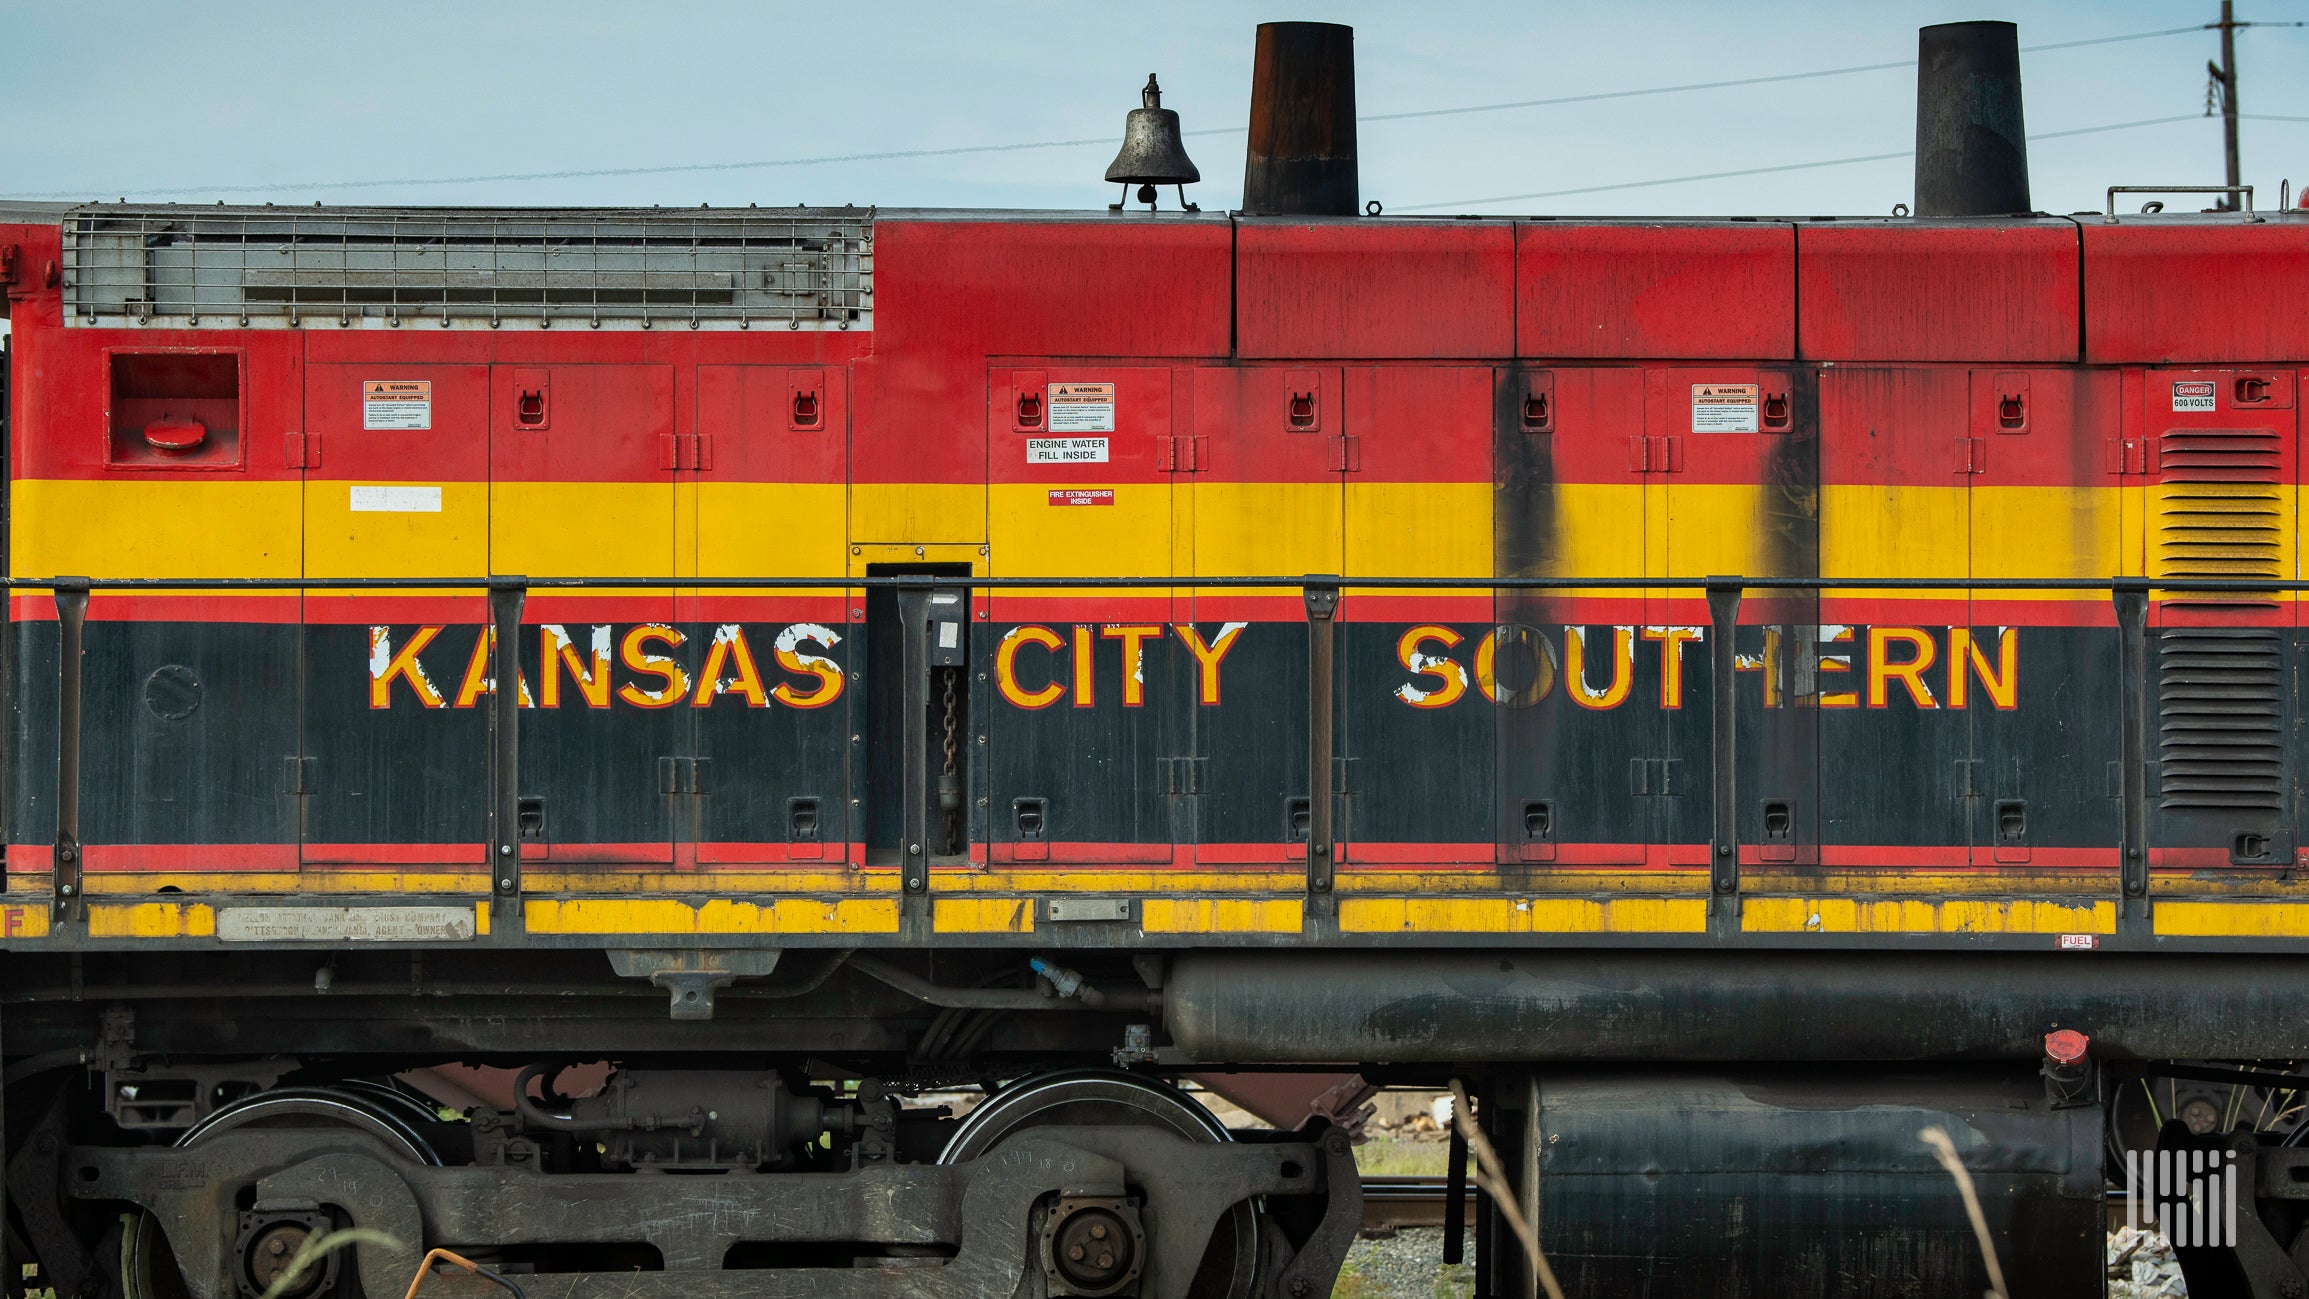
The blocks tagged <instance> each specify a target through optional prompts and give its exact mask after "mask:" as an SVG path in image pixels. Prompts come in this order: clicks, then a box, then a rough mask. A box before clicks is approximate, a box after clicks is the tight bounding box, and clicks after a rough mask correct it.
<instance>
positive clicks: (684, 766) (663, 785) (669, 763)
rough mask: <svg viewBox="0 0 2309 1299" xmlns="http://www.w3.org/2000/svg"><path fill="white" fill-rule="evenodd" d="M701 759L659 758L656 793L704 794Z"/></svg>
mask: <svg viewBox="0 0 2309 1299" xmlns="http://www.w3.org/2000/svg"><path fill="white" fill-rule="evenodd" d="M705 766H706V760H705V759H703V758H659V759H658V760H657V792H658V793H660V794H703V793H704V792H705Z"/></svg>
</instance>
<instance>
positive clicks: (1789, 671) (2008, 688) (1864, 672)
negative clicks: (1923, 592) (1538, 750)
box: [1394, 623, 2020, 711]
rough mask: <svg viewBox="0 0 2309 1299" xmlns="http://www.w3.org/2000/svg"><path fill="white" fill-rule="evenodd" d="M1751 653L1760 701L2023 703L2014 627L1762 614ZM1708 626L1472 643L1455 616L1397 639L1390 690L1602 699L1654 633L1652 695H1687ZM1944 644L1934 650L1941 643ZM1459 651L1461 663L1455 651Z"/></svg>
mask: <svg viewBox="0 0 2309 1299" xmlns="http://www.w3.org/2000/svg"><path fill="white" fill-rule="evenodd" d="M1760 631H1761V633H1762V645H1761V647H1760V648H1759V650H1758V651H1757V652H1756V653H1753V654H1740V655H1737V656H1735V657H1734V659H1733V669H1734V671H1735V672H1737V673H1740V674H1742V675H1745V674H1747V673H1754V674H1756V675H1757V676H1758V677H1759V678H1760V679H1761V688H1762V692H1763V702H1764V706H1765V707H1766V708H1860V707H1863V706H1865V707H1868V708H1888V707H1891V706H1892V701H1893V700H1895V699H1900V698H1905V699H1906V700H1907V701H1908V703H1909V704H1911V705H1913V706H1914V707H1916V708H1919V709H1939V708H1968V707H1971V706H1972V701H1973V698H1974V691H1975V689H1977V690H1978V692H1979V695H1980V697H1982V698H1984V699H1985V700H1986V701H1987V703H1988V705H1989V706H1990V707H1993V708H1997V709H2011V708H2018V707H2019V706H2020V633H2019V631H2018V629H2016V628H2012V627H1997V628H1992V629H1989V630H1988V631H1987V633H1986V634H1985V635H1983V634H1982V632H1981V631H1979V630H1976V629H1974V628H1971V627H1947V628H1941V629H1934V628H1928V627H1854V626H1846V625H1841V624H1834V623H1830V624H1824V625H1821V626H1767V627H1763V628H1761V629H1760ZM1707 639H1708V629H1707V628H1706V627H1689V626H1667V627H1638V626H1632V625H1630V626H1617V627H1580V626H1569V627H1563V628H1560V629H1542V628H1538V627H1527V626H1523V625H1520V624H1506V625H1502V626H1499V627H1495V628H1493V629H1491V630H1490V631H1487V632H1485V633H1484V634H1483V638H1482V639H1481V640H1479V641H1477V642H1476V643H1475V645H1474V646H1473V652H1472V653H1468V652H1467V646H1466V641H1467V637H1466V635H1465V634H1464V633H1462V632H1460V631H1458V630H1457V629H1455V628H1451V627H1446V626H1443V625H1441V624H1439V623H1425V624H1421V625H1420V626H1417V627H1412V628H1409V629H1407V630H1405V631H1404V632H1403V634H1402V635H1401V636H1400V637H1399V638H1397V640H1396V642H1395V661H1396V662H1397V663H1399V664H1401V665H1402V666H1403V668H1404V669H1405V670H1406V671H1408V672H1409V673H1410V674H1411V679H1410V680H1409V681H1406V682H1404V683H1403V684H1401V685H1399V686H1397V687H1395V692H1394V693H1395V697H1396V698H1397V699H1400V700H1402V701H1403V702H1404V703H1406V704H1409V705H1410V706H1411V707H1413V708H1448V707H1450V706H1451V705H1453V704H1455V703H1458V702H1459V701H1460V700H1461V699H1462V698H1464V697H1465V696H1466V695H1467V693H1468V691H1469V689H1470V688H1471V687H1472V688H1474V689H1475V690H1478V691H1480V692H1481V694H1482V696H1483V698H1485V699H1487V700H1489V701H1491V702H1492V703H1495V704H1501V705H1505V706H1506V707H1509V708H1528V707H1530V706H1532V705H1533V704H1536V703H1538V702H1540V701H1541V700H1543V699H1546V698H1547V697H1548V696H1549V695H1551V694H1553V693H1554V692H1555V691H1556V690H1557V689H1558V687H1559V686H1560V688H1561V689H1562V691H1563V694H1564V696H1565V698H1567V699H1569V700H1570V701H1571V702H1572V703H1573V704H1574V705H1577V706H1578V707H1581V708H1587V709H1595V710H1599V711H1600V710H1605V709H1612V708H1617V707H1619V706H1620V705H1621V704H1624V703H1626V702H1627V700H1628V698H1629V696H1630V695H1632V694H1633V693H1634V692H1635V684H1636V671H1637V668H1636V646H1637V644H1638V643H1639V642H1641V643H1644V644H1650V645H1656V646H1657V647H1658V650H1657V659H1658V671H1659V706H1660V707H1661V708H1663V709H1679V708H1682V707H1683V706H1684V669H1685V663H1684V651H1685V647H1687V646H1692V645H1705V644H1706V642H1707ZM1943 645H1945V646H1946V647H1947V649H1946V652H1945V653H1943V652H1942V646H1943ZM1461 655H1464V656H1465V657H1466V658H1467V659H1468V660H1469V663H1472V665H1473V670H1472V672H1471V671H1470V670H1469V663H1463V662H1461V661H1460V657H1459V656H1461Z"/></svg>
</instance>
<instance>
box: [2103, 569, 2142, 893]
mask: <svg viewBox="0 0 2309 1299" xmlns="http://www.w3.org/2000/svg"><path fill="white" fill-rule="evenodd" d="M2111 598H2112V599H2114V600H2115V601H2116V606H2117V636H2118V639H2119V643H2120V648H2119V651H2118V656H2119V658H2118V679H2119V680H2120V681H2122V682H2123V687H2122V693H2123V700H2122V703H2121V706H2120V709H2119V714H2118V716H2119V728H2120V731H2119V740H2118V745H2117V748H2118V753H2117V761H2118V762H2120V763H2122V764H2123V770H2122V771H2121V773H2120V777H2121V779H2120V787H2121V788H2122V790H2123V793H2124V829H2123V832H2122V839H2123V851H2122V853H2121V854H2120V856H2119V858H2118V874H2119V875H2120V876H2121V877H2122V880H2123V883H2124V896H2125V902H2124V910H2125V911H2126V912H2128V913H2130V912H2131V911H2133V909H2134V905H2135V902H2136V901H2137V900H2138V899H2141V898H2146V897H2147V896H2148V895H2149V746H2148V722H2149V581H2148V579H2147V578H2145V577H2120V578H2118V579H2116V587H2115V590H2114V591H2113V592H2112V595H2111Z"/></svg>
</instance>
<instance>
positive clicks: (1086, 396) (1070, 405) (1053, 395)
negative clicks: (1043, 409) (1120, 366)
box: [1050, 383, 1114, 460]
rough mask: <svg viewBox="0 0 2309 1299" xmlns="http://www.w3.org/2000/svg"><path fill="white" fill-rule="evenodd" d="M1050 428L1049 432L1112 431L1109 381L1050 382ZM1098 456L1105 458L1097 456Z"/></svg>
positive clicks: (1111, 387) (1111, 395)
mask: <svg viewBox="0 0 2309 1299" xmlns="http://www.w3.org/2000/svg"><path fill="white" fill-rule="evenodd" d="M1050 431H1051V432H1053V433H1112V432H1114V385H1113V384H1111V383H1054V384H1052V385H1050ZM1099 459H1101V460H1104V459H1106V457H1105V456H1100V457H1099Z"/></svg>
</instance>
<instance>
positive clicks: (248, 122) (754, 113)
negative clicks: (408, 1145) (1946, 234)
mask: <svg viewBox="0 0 2309 1299" xmlns="http://www.w3.org/2000/svg"><path fill="white" fill-rule="evenodd" d="M0 15H4V18H5V27H4V28H0V32H4V40H5V43H6V45H7V46H8V47H9V49H10V52H11V58H10V59H9V69H10V70H9V75H8V77H7V78H6V79H5V81H4V82H0V120H4V121H6V122H7V123H8V124H9V131H8V133H7V137H6V138H7V143H6V144H5V145H4V146H0V163H4V165H0V194H8V195H16V196H23V195H30V194H49V193H52V192H56V191H66V192H70V193H73V194H75V195H87V196H92V197H93V196H101V197H106V198H111V197H116V196H120V195H126V196H129V197H131V198H184V199H215V198H220V197H221V198H226V199H230V200H233V201H257V200H262V199H276V200H279V201H283V202H300V203H309V202H311V201H313V200H315V199H322V200H326V201H329V202H332V203H336V202H374V203H387V202H390V203H460V204H464V203H476V204H596V203H598V204H647V203H664V204H667V205H669V206H672V205H690V204H696V203H700V202H710V203H714V204H717V205H719V204H743V203H747V202H761V203H765V204H768V203H779V204H784V203H793V202H809V203H841V202H857V203H878V204H881V205H883V206H894V207H915V206H933V207H949V206H952V207H984V206H1024V207H1044V208H1091V207H1094V206H1097V205H1101V204H1103V203H1105V202H1106V201H1108V199H1109V198H1110V197H1112V195H1111V193H1110V192H1109V191H1108V190H1107V188H1106V187H1105V186H1103V184H1101V183H1100V181H1099V176H1100V174H1101V173H1102V172H1103V171H1104V169H1105V167H1106V164H1107V162H1108V160H1109V159H1110V158H1111V157H1112V154H1113V145H1112V144H1111V143H1107V142H1106V141H1108V140H1115V139H1119V136H1120V132H1121V126H1122V120H1123V114H1124V112H1125V111H1126V110H1128V109H1129V108H1131V107H1133V106H1135V105H1136V103H1137V102H1138V101H1137V91H1138V87H1139V85H1140V83H1142V82H1143V81H1144V80H1145V79H1146V74H1147V73H1148V72H1149V71H1155V72H1159V73H1160V74H1161V76H1162V79H1163V85H1164V87H1165V89H1166V91H1167V92H1168V93H1167V96H1166V99H1165V103H1166V105H1168V106H1170V107H1174V108H1176V109H1178V110H1179V111H1180V113H1181V114H1183V115H1184V117H1185V121H1186V126H1187V128H1188V129H1189V130H1190V131H1192V130H1213V129H1230V128H1239V127H1240V126H1241V124H1242V122H1243V120H1244V117H1245V112H1246V105H1247V102H1248V99H1249V93H1250V84H1249V83H1250V65H1251V34H1252V28H1253V26H1254V24H1255V23H1256V22H1257V21H1259V20H1261V19H1279V18H1312V19H1323V20H1328V21H1335V22H1344V23H1349V24H1352V25H1353V26H1354V27H1355V29H1356V46H1357V55H1358V76H1359V92H1360V96H1361V108H1362V112H1363V113H1365V114H1382V113H1391V112H1407V111H1414V110H1420V109H1432V108H1447V107H1455V106H1461V105H1470V104H1485V103H1496V102H1499V101H1503V100H1520V99H1533V98H1542V97H1550V96H1559V95H1576V94H1582V93H1588V92H1596V91H1608V90H1618V89H1628V88H1639V87H1646V86H1660V85H1669V84H1674V83H1680V82H1691V81H1710V80H1723V79H1732V78H1738V77H1747V76H1760V75H1767V74H1772V73H1782V72H1799V71H1806V70H1811V69H1818V68H1830V67H1839V66H1845V65H1850V64H1859V63H1875V62H1903V63H1905V62H1908V61H1910V60H1913V58H1914V56H1915V51H1916V28H1917V27H1918V26H1919V25H1922V24H1925V23H1933V22H1943V21H1950V20H1957V19H1970V18H2003V19H2009V20H2012V21H2016V22H2018V23H2019V24H2020V29H2021V42H2022V44H2023V45H2024V46H2025V45H2031V44H2040V43H2047V42H2055V41H2066V40H2080V39H2088V38H2091V37H2097V36H2107V35H2117V34H2123V33H2129V32H2139V31H2147V30H2153V29H2157V28H2166V27H2179V26H2184V25H2188V24H2192V23H2200V22H2205V21H2209V20H2211V19H2212V18H2214V17H2215V16H2216V15H2217V5H2216V4H2215V3H2213V2H2212V0H2201V2H2200V0H2190V2H2189V3H2185V4H2180V3H2140V2H2112V3H2093V4H2086V3H2075V2H2073V0H2065V2H2064V0H1999V2H1997V3H1991V4H1977V3H1964V4H1954V3H1943V2H1941V0H1922V2H1914V3H1907V2H1903V3H1868V4H1853V3H1849V0H1844V2H1840V3H1820V2H1805V3H1780V4H1770V5H1766V4H1730V3H1691V2H1686V3H1649V2H1645V0H1629V2H1625V3H1617V4H1570V3H1560V2H1549V3H1532V2H1530V0H1525V2H1524V3H1504V2H1490V0H1487V2H1484V3H1468V4H1456V5H1453V4H1426V5H1414V4H1405V3H1387V4H1381V3H1316V2H1312V0H1308V2H1302V3H1296V4H1290V5H1281V6H1265V7H1256V6H1243V5H1237V4H1229V3H1225V2H1224V0H1165V3H1161V4H1132V5H1126V4H1103V3H1102V4H1090V3H1079V4H1062V3H996V4H954V3H922V2H919V0H890V2H885V3H848V4H827V3H814V4H747V3H702V2H701V3H686V4H685V3H679V2H678V0H661V2H660V3H657V4H647V5H645V4H636V3H632V0H625V2H624V3H614V4H613V3H594V2H592V0H459V2H457V3H439V2H437V0H399V2H398V3H392V4H362V5H354V4H333V3H311V2H310V0H299V2H296V3H288V2H277V0H266V2H262V3H228V2H227V0H213V2H212V3H206V4H197V5H194V4H177V3H167V4H163V3H157V2H151V3H94V2H92V3H77V4H62V5H59V4H55V3H49V2H43V3H37V4H33V3H13V2H10V3H4V4H0ZM2240 16H2241V17H2247V18H2261V19H2268V20H2287V21H2291V20H2300V19H2304V18H2309V3H2303V2H2302V0H2245V3H2244V4H2243V5H2242V7H2241V10H2240ZM2239 42H2240V48H2241V57H2240V63H2241V66H2242V72H2243V83H2242V84H2243V93H2242V95H2241V97H2240V98H2241V103H2242V105H2243V107H2244V108H2245V110H2246V112H2247V113H2248V114H2254V113H2260V114H2275V115H2289V116H2294V117H2301V118H2309V78H2305V77H2304V75H2303V74H2304V72H2309V30H2304V29H2279V28H2271V29H2264V30H2259V31H2248V32H2245V33H2243V34H2241V36H2240V38H2239ZM2216 50H2217V43H2216V37H2215V35H2214V34H2213V33H2210V32H2204V33H2194V34H2190V35H2184V36H2168V37H2162V38H2158V39H2153V40H2140V41H2132V42H2126V43H2121V44H2112V45H2101V46H2094V47H2087V48H2082V49H2070V50H2055V51H2044V52H2040V53H2035V54H2027V55H2024V56H2023V69H2024V75H2025V77H2026V80H2027V91H2028V124H2029V128H2030V131H2031V132H2032V133H2039V132H2052V131H2064V130H2075V129H2078V128H2084V127H2095V126H2101V125H2106V124H2109V123H2117V122H2128V121H2137V120H2141V119H2149V118H2161V117H2173V116H2186V115H2190V114H2196V113H2201V112H2202V110H2203V108H2204V102H2205V70H2204V68H2205V60H2206V59H2207V58H2208V57H2210V56H2212V55H2213V54H2214V53H2215V52H2216ZM1914 95H1915V82H1914V76H1913V74H1912V72H1911V71H1909V70H1907V69H1906V68H1902V69H1896V70H1891V71H1880V72H1867V73H1858V74H1853V75H1849V76H1839V77H1831V78H1824V79H1818V80H1809V81H1797V82H1790V83H1785V84H1780V85H1769V86H1757V87H1746V88H1738V89H1725V90H1711V91H1700V92H1694V93H1687V94H1676V95H1662V96H1656V97H1648V98H1639V99H1627V100H1619V101H1607V102H1603V103H1590V104H1579V105H1567V106H1558V107H1548V108H1526V109H1515V110H1509V111H1500V112H1486V113H1474V114H1466V115H1461V116H1451V117H1438V118H1427V119H1420V120H1410V121H1396V122H1373V123H1368V124H1366V125H1365V127H1364V128H1363V194H1364V196H1365V197H1366V198H1377V199H1379V200H1381V201H1383V202H1385V203H1386V204H1387V205H1388V206H1389V207H1390V208H1391V209H1394V210H1399V211H1400V210H1409V209H1412V208H1414V207H1415V206H1418V205H1427V204H1444V205H1448V207H1449V210H1466V211H1488V212H1527V211H1528V212H1566V213H1580V212H1588V213H1626V212H1659V213H1710V212H1726V213H1808V212H1836V213H1875V212H1884V211H1888V210H1889V209H1890V208H1891V206H1892V205H1893V204H1894V203H1895V202H1900V201H1903V200H1905V199H1907V198H1908V197H1909V164H1908V162H1907V161H1906V160H1904V159H1901V160H1892V161H1884V162H1873V163H1863V164H1858V165H1851V166H1839V167H1827V168H1820V169H1816V170H1809V171H1796V172H1787V173H1781V174H1776V175H1763V176H1751V177H1743V178H1732V179H1722V180H1714V181H1707V182H1701V183H1693V184H1679V185H1665V186H1657V187H1649V188H1640V189H1626V190H1617V191H1608V192H1603V193H1595V194H1586V195H1567V196H1562V197H1555V198H1546V199H1524V200H1515V201H1508V202H1500V203H1488V204H1483V203H1463V202H1461V201H1462V200H1468V199H1476V198H1483V197H1487V196H1495V195H1517V194H1529V193H1534V192H1539V191H1552V190H1564V189H1574V188H1579V187H1583V186H1590V185H1608V184H1617V183H1620V182H1626V181H1637V180H1646V179H1653V178H1659V177H1671V176H1680V175H1686V174H1690V173H1696V172H1717V171H1734V170H1739V169H1743V168H1749V167H1765V166H1772V165H1775V164H1782V163H1790V162H1805V161H1812V160H1818V159H1834V158H1845V157H1851V156H1854V155H1861V154H1873V153H1889V152H1897V151H1901V150H1905V149H1907V148H1908V147H1909V146H1910V145H1911V144H1912V143H1913V132H1914V108H1915V100H1914ZM1082 137H1092V138H1097V139H1099V140H1100V141H1101V143H1098V144H1093V145H1088V146H1076V147H1069V148H1052V149H1038V150H1028V151H1020V152H1010V153H996V154H977V155H970V154H965V155H960V156H953V157H934V158H911V159H882V160H875V161H861V162H845V163H831V164H820V165H812V166H785V167H759V168H749V169H742V170H728V171H712V172H691V173H676V174H668V175H630V176H595V177H582V178H570V179H560V180H537V181H496V182H489V183H478V184H458V185H448V184H395V185H389V186H379V187H372V188H344V187H340V186H337V185H334V184H333V182H343V181H352V180H360V179H385V180H392V179H399V178H428V177H455V176H470V175H480V174H491V173H504V172H547V171H562V170H572V169H594V168H617V167H647V166H666V165H685V164H700V163H728V162H743V161H752V160H762V159H791V158H801V157H811V156H818V155H826V154H851V153H877V152H886V151H893V150H907V149H928V148H941V147H950V146H960V145H982V144H1001V143H1009V142H1015V141H1035V140H1052V139H1073V138H1082ZM1189 148H1190V151H1191V152H1192V154H1193V155H1194V157H1195V160H1196V161H1197V162H1198V163H1199V164H1200V165H1201V168H1202V170H1203V174H1204V176H1205V177H1206V180H1205V182H1204V184H1202V185H1201V186H1200V187H1199V188H1198V189H1197V190H1196V191H1194V194H1193V196H1194V197H1197V198H1199V200H1200V201H1201V202H1202V204H1203V205H1204V207H1205V208H1207V209H1216V208H1221V207H1226V206H1231V205H1232V204H1233V203H1234V202H1235V201H1236V199H1237V197H1238V194H1239V190H1240V184H1241V175H1242V136H1241V134H1240V133H1239V131H1236V132H1234V133H1229V134H1218V135H1201V136H1196V137H1194V138H1192V139H1191V140H1190V141H1189ZM2245 159H2246V171H2247V174H2246V179H2247V180H2249V181H2253V182H2255V183H2258V184H2261V185H2264V186H2266V187H2267V188H2268V190H2269V191H2271V193H2270V195H2269V197H2268V198H2267V199H2265V200H2264V202H2265V203H2273V202H2274V201H2275V194H2274V191H2275V189H2276V186H2277V182H2278V180H2279V179H2280V178H2281V177H2287V176H2290V177H2291V178H2292V179H2293V180H2294V181H2295V183H2296V185H2298V184H2299V183H2300V182H2301V181H2302V180H2304V179H2305V178H2309V121H2303V122H2275V121H2248V122H2247V123H2246V125H2245ZM2032 173H2033V178H2034V181H2035V197H2036V202H2037V205H2038V206H2039V207H2042V208H2047V209H2050V210H2057V211H2068V210H2074V209H2081V208H2088V207H2097V206H2098V205H2099V203H2100V201H2101V191H2102V189H2103V187H2105V186H2107V185H2110V184H2114V183H2175V182H2212V181H2217V180H2219V179H2220V131H2219V126H2218V124H2217V122H2214V121H2210V120H2206V119H2203V118H2192V119H2191V120H2188V121H2182V122H2176V123H2170V124H2165V125H2159V126H2150V127H2143V128H2138V129H2133V130H2124V131H2112V132H2107V133H2103V134H2093V135H2080V136H2072V137H2068V138H2062V139H2053V140H2044V141H2040V142H2039V143H2038V144H2037V145H2036V146H2034V149H2033V154H2032ZM226 185H231V186H244V185H269V186H277V188H273V189H267V190H250V189H233V190H229V191H220V190H216V189H212V188H208V187H211V186H226ZM2176 206H2178V204H2176Z"/></svg>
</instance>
